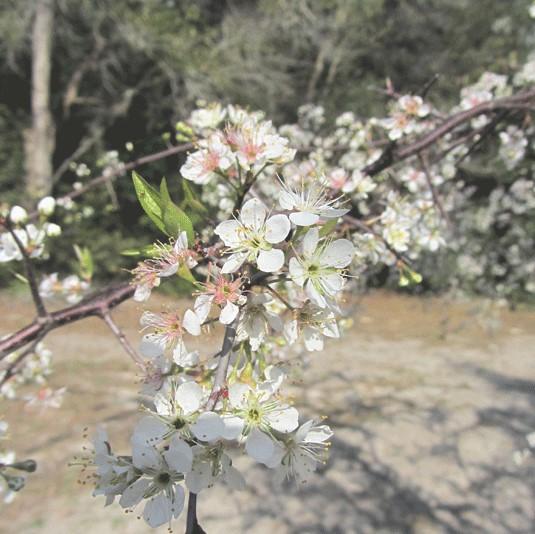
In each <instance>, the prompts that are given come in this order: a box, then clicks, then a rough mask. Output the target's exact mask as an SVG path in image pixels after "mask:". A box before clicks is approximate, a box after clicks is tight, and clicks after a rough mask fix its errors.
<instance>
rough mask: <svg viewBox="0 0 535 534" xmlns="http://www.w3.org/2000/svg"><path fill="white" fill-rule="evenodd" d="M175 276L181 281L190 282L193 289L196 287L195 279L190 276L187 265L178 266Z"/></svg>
mask: <svg viewBox="0 0 535 534" xmlns="http://www.w3.org/2000/svg"><path fill="white" fill-rule="evenodd" d="M176 274H177V276H180V278H182V280H186V282H190V283H191V284H192V285H194V286H195V287H198V286H197V280H195V277H194V276H193V275H192V274H191V271H190V270H189V267H188V266H187V265H185V264H182V265H180V267H179V268H178V271H177V273H176Z"/></svg>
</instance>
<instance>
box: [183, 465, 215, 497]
mask: <svg viewBox="0 0 535 534" xmlns="http://www.w3.org/2000/svg"><path fill="white" fill-rule="evenodd" d="M213 480H214V477H213V476H212V465H211V463H208V462H196V464H195V465H194V466H193V470H192V471H191V472H189V473H188V474H187V475H186V486H187V487H188V489H189V490H190V491H191V492H192V493H200V492H201V491H202V490H204V489H206V488H208V487H209V486H210V484H212V482H213Z"/></svg>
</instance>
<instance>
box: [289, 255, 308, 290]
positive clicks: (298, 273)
mask: <svg viewBox="0 0 535 534" xmlns="http://www.w3.org/2000/svg"><path fill="white" fill-rule="evenodd" d="M289 271H290V276H291V277H292V280H293V281H294V282H295V283H296V284H297V285H298V286H299V287H303V285H304V283H305V280H306V271H305V269H304V267H303V266H302V265H301V262H300V261H299V260H298V259H297V258H290V263H289Z"/></svg>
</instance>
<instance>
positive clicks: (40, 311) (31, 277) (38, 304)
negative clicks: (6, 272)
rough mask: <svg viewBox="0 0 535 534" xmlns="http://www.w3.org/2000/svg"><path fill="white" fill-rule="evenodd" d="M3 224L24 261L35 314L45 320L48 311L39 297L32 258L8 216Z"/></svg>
mask: <svg viewBox="0 0 535 534" xmlns="http://www.w3.org/2000/svg"><path fill="white" fill-rule="evenodd" d="M4 226H5V227H6V229H7V231H8V232H9V233H10V234H11V237H12V238H13V241H15V243H16V245H17V247H18V249H19V251H20V253H21V255H22V262H23V263H24V268H25V270H26V279H27V280H28V284H29V285H30V291H31V293H32V298H33V303H34V304H35V309H36V311H37V315H38V316H39V317H40V318H41V320H43V319H44V320H45V322H46V320H47V318H48V312H47V311H46V308H45V304H44V302H43V299H42V298H41V295H40V294H39V287H38V286H37V276H36V274H35V270H34V268H33V264H32V260H31V258H30V256H29V255H28V252H27V251H26V248H25V247H24V245H23V244H22V242H21V240H20V239H19V236H18V235H17V232H15V230H14V229H13V226H12V225H11V222H10V221H9V219H8V218H6V220H5V221H4Z"/></svg>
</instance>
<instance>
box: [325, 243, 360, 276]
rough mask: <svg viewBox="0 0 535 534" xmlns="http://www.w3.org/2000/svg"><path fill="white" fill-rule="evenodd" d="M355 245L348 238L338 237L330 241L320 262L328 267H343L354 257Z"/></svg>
mask: <svg viewBox="0 0 535 534" xmlns="http://www.w3.org/2000/svg"><path fill="white" fill-rule="evenodd" d="M354 253H355V247H354V245H353V243H351V241H349V240H348V239H337V240H336V241H333V242H332V243H329V244H328V245H327V246H326V247H325V250H324V251H323V252H322V254H321V258H320V263H321V265H323V266H327V267H336V268H337V269H342V268H344V267H347V266H348V265H349V264H350V263H351V260H352V259H353V254H354Z"/></svg>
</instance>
